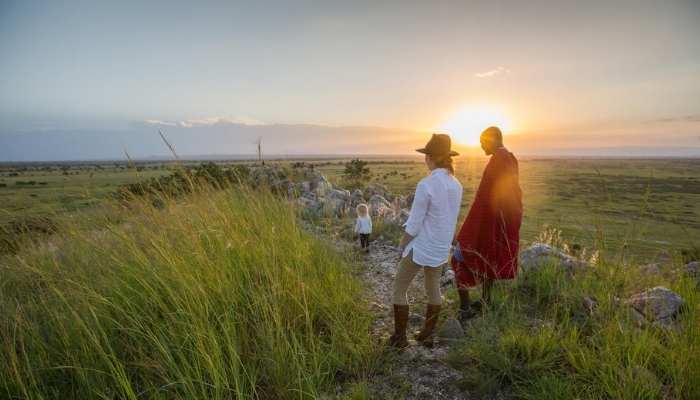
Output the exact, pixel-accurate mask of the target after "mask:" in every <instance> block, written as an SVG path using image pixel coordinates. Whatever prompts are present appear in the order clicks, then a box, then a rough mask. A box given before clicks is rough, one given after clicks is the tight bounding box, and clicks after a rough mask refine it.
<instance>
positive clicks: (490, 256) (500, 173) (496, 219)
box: [452, 126, 523, 320]
mask: <svg viewBox="0 0 700 400" xmlns="http://www.w3.org/2000/svg"><path fill="white" fill-rule="evenodd" d="M481 148H482V149H483V150H484V153H486V155H488V156H491V159H490V160H489V162H488V164H487V165H486V169H485V170H484V175H483V177H482V178H481V183H480V184H479V189H478V191H477V193H476V197H475V198H474V202H473V203H472V206H471V209H470V210H469V214H468V215H467V218H466V219H465V221H464V224H463V225H462V228H461V229H460V231H459V233H458V235H457V237H456V239H455V242H454V245H455V251H454V255H453V257H452V268H453V270H454V272H455V278H456V281H457V289H458V292H459V300H460V318H461V319H462V320H464V319H466V318H470V317H473V316H474V315H476V312H475V311H474V310H473V308H475V309H476V310H477V311H479V310H480V309H481V308H482V305H484V304H485V305H488V304H490V302H491V287H492V285H493V281H494V280H498V279H513V278H515V276H516V274H517V270H518V246H519V241H520V223H521V221H522V213H523V207H522V193H521V191H520V184H519V183H518V160H517V159H516V158H515V156H514V155H513V153H511V152H509V151H508V150H507V149H506V148H505V147H504V146H503V134H502V133H501V130H500V129H498V128H497V127H495V126H492V127H489V128H487V129H486V130H484V131H483V132H482V133H481ZM479 283H482V284H483V287H482V301H481V302H475V303H474V304H471V303H470V301H469V290H468V289H469V288H470V287H473V286H476V285H477V284H479Z"/></svg>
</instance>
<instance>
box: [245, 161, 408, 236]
mask: <svg viewBox="0 0 700 400" xmlns="http://www.w3.org/2000/svg"><path fill="white" fill-rule="evenodd" d="M251 177H252V179H253V182H254V183H255V184H257V185H263V184H264V185H268V186H269V187H270V188H271V189H272V190H274V191H275V192H276V193H285V194H286V195H287V197H289V198H291V199H295V201H296V203H297V205H298V206H299V207H300V208H301V209H302V211H303V212H304V213H306V214H309V215H312V216H315V217H337V218H341V217H344V216H346V215H348V214H349V213H352V212H353V211H354V208H355V207H356V206H357V205H358V204H360V203H365V202H366V203H367V204H368V206H369V209H370V214H371V215H372V217H374V218H377V219H378V220H380V221H382V222H384V223H390V224H398V225H402V224H404V223H405V222H406V220H407V219H408V213H409V211H408V209H407V208H406V207H408V206H410V201H409V198H407V197H405V196H394V195H392V194H391V193H390V192H389V191H388V190H387V189H386V188H385V187H384V186H382V185H379V184H369V185H367V187H366V188H365V190H364V191H363V190H360V189H356V190H354V191H353V192H352V193H351V192H350V191H349V190H346V189H343V188H340V187H334V186H333V185H332V184H331V183H330V182H329V181H328V179H327V178H326V177H325V176H323V174H321V173H320V172H318V171H316V170H315V169H313V168H312V167H305V168H301V169H295V171H294V172H293V173H292V172H290V171H288V170H285V169H284V168H282V167H279V166H276V165H275V166H261V167H258V168H254V169H253V170H252V172H251Z"/></svg>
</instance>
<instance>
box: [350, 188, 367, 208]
mask: <svg viewBox="0 0 700 400" xmlns="http://www.w3.org/2000/svg"><path fill="white" fill-rule="evenodd" d="M364 202H365V197H364V194H362V190H360V189H355V190H353V191H352V194H350V203H351V204H352V206H353V207H355V206H357V205H358V204H360V203H364Z"/></svg>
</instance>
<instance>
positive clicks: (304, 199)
mask: <svg viewBox="0 0 700 400" xmlns="http://www.w3.org/2000/svg"><path fill="white" fill-rule="evenodd" d="M297 204H298V205H299V207H301V209H302V210H303V211H304V212H305V213H309V214H311V215H314V216H320V215H321V213H322V211H323V203H321V202H320V201H318V200H316V199H314V198H311V197H308V196H301V197H299V198H297Z"/></svg>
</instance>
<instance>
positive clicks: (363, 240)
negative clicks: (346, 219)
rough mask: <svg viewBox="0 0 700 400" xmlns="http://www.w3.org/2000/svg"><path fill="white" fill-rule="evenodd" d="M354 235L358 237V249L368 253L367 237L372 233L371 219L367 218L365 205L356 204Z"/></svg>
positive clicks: (367, 212)
mask: <svg viewBox="0 0 700 400" xmlns="http://www.w3.org/2000/svg"><path fill="white" fill-rule="evenodd" d="M355 233H357V234H359V235H360V247H362V249H363V250H364V251H365V252H367V253H369V235H370V234H371V233H372V218H371V217H370V216H369V208H368V207H367V204H364V203H363V204H358V206H357V219H356V220H355Z"/></svg>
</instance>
